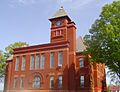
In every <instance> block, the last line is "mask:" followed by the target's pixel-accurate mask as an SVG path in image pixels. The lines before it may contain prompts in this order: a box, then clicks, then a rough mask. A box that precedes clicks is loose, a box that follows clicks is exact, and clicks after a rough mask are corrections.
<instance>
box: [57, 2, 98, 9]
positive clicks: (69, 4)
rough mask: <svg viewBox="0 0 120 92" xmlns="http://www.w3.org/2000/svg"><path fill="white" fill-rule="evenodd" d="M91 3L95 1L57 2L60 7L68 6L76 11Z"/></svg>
mask: <svg viewBox="0 0 120 92" xmlns="http://www.w3.org/2000/svg"><path fill="white" fill-rule="evenodd" d="M93 1H96V0H60V1H58V2H59V4H60V5H68V6H69V7H72V8H74V9H76V8H79V7H81V6H85V5H87V4H91V3H92V2H93Z"/></svg>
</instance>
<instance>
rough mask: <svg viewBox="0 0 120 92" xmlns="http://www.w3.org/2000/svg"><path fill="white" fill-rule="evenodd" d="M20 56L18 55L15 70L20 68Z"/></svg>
mask: <svg viewBox="0 0 120 92" xmlns="http://www.w3.org/2000/svg"><path fill="white" fill-rule="evenodd" d="M19 59H20V58H19V56H17V57H16V63H15V71H18V69H19Z"/></svg>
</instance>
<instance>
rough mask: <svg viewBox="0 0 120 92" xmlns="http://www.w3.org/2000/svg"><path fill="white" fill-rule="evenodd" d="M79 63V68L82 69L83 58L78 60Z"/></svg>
mask: <svg viewBox="0 0 120 92" xmlns="http://www.w3.org/2000/svg"><path fill="white" fill-rule="evenodd" d="M79 62H80V68H82V67H84V58H80V59H79Z"/></svg>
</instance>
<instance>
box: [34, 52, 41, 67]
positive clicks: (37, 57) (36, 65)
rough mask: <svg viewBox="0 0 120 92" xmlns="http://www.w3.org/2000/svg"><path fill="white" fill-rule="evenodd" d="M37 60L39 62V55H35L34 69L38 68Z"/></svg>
mask: <svg viewBox="0 0 120 92" xmlns="http://www.w3.org/2000/svg"><path fill="white" fill-rule="evenodd" d="M39 62H40V55H39V54H37V55H36V63H35V69H39Z"/></svg>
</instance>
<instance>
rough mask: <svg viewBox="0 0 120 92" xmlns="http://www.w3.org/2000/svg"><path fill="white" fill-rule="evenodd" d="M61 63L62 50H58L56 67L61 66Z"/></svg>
mask: <svg viewBox="0 0 120 92" xmlns="http://www.w3.org/2000/svg"><path fill="white" fill-rule="evenodd" d="M62 63H63V52H62V51H60V52H58V67H62Z"/></svg>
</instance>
